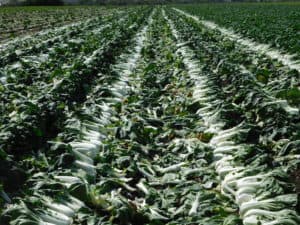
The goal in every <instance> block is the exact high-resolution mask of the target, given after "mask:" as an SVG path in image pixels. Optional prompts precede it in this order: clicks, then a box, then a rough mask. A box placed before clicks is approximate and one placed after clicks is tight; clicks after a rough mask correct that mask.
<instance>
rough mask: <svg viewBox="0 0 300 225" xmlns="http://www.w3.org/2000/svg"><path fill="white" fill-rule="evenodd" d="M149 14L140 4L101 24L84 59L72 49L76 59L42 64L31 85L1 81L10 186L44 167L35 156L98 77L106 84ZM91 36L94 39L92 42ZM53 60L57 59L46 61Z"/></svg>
mask: <svg viewBox="0 0 300 225" xmlns="http://www.w3.org/2000/svg"><path fill="white" fill-rule="evenodd" d="M146 14H147V9H145V8H140V9H139V10H137V9H135V12H132V13H131V15H130V16H124V15H119V16H120V17H122V18H118V17H115V18H111V17H110V19H109V20H110V21H105V22H106V23H105V25H101V24H99V26H98V27H101V26H103V27H105V28H104V29H103V30H102V32H101V29H96V30H97V32H87V33H88V35H87V36H86V39H83V41H82V45H81V48H82V51H81V52H82V53H81V55H79V57H78V58H77V57H76V54H74V55H72V51H71V50H72V49H70V53H69V56H70V57H74V58H73V60H70V59H69V58H68V59H67V61H66V62H65V66H64V68H62V69H61V70H60V71H59V72H57V71H55V69H56V68H55V66H54V65H53V64H50V65H47V67H48V68H49V70H45V69H44V70H42V68H43V67H39V68H38V69H37V70H36V71H37V72H39V73H41V75H43V76H40V79H37V80H33V82H31V83H30V84H28V85H27V86H26V87H25V85H24V84H22V83H21V82H20V83H18V79H16V80H15V81H14V82H11V81H8V83H5V84H3V85H2V86H1V87H2V92H1V98H2V99H5V100H7V102H4V104H3V109H2V110H3V114H2V116H1V138H2V140H1V144H0V145H1V149H2V151H5V152H6V154H9V155H10V156H9V160H4V162H3V169H2V170H1V178H2V179H1V181H2V183H3V184H4V189H5V190H8V191H11V192H12V191H16V190H15V189H16V188H18V187H19V186H20V185H21V184H22V182H24V176H25V177H26V176H29V175H30V173H32V171H31V169H32V167H33V169H34V167H36V166H37V167H39V165H36V164H38V163H37V162H34V161H35V160H32V155H36V156H37V157H38V158H39V157H40V156H41V155H43V154H44V153H43V152H44V150H45V148H46V147H47V141H49V140H51V139H52V138H54V137H56V136H57V134H58V133H59V132H60V131H61V129H62V127H63V124H64V122H65V120H66V118H67V117H68V115H70V114H72V113H74V112H76V109H77V108H79V107H80V106H81V104H82V103H83V102H84V101H85V100H86V97H87V95H88V93H89V92H90V89H91V87H92V86H93V85H95V81H94V80H95V78H97V77H99V80H98V81H97V84H101V79H100V78H101V77H102V76H103V74H107V73H108V72H109V67H110V65H111V64H112V63H114V61H115V60H116V57H117V56H118V55H119V54H120V53H121V52H122V51H123V49H124V48H125V47H126V46H127V44H128V43H129V42H130V40H131V38H132V36H133V35H134V33H135V32H136V30H137V29H138V28H139V26H140V24H141V23H143V20H144V19H143V15H146ZM81 36H82V37H84V35H81ZM91 39H93V40H94V42H92V43H91ZM85 49H87V51H86V52H85V51H84V50H85ZM54 52H55V53H56V54H53V56H52V58H53V59H52V60H56V59H57V58H59V55H60V54H66V55H68V53H65V52H63V53H61V52H60V51H59V50H57V51H54ZM83 59H84V60H83ZM61 60H62V59H61ZM50 61H51V58H49V60H48V61H47V62H45V64H47V63H49V62H50ZM58 63H59V62H58ZM29 68H30V69H33V68H32V67H29ZM53 70H54V71H53ZM51 71H52V73H51ZM51 74H54V75H55V76H52V75H51ZM31 75H32V76H33V73H32V74H31ZM31 78H32V79H33V77H31ZM13 161H15V162H19V165H15V163H14V162H13ZM15 166H17V167H18V170H17V171H16V173H17V175H18V176H21V178H22V179H20V180H18V179H16V180H14V181H13V180H12V177H10V176H7V174H8V173H9V172H8V171H10V170H9V169H8V168H11V169H13V168H14V167H15ZM41 166H42V167H44V166H45V165H41ZM20 170H21V171H20ZM25 171H26V172H25ZM27 171H28V172H27ZM10 172H13V171H10ZM12 187H13V188H12Z"/></svg>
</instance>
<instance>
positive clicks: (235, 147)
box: [170, 13, 299, 225]
mask: <svg viewBox="0 0 300 225" xmlns="http://www.w3.org/2000/svg"><path fill="white" fill-rule="evenodd" d="M170 17H171V19H173V20H174V21H176V23H175V24H174V27H175V29H177V30H178V33H179V36H180V38H181V39H182V41H183V42H186V43H187V45H188V46H189V47H190V48H191V49H192V50H193V52H194V53H192V54H190V55H188V57H189V58H190V60H191V61H190V62H192V63H193V62H194V63H195V65H198V67H197V68H199V69H198V70H197V71H192V72H193V74H194V78H195V79H199V81H198V87H197V90H195V94H194V96H195V98H196V99H197V100H198V104H199V105H200V106H201V109H200V110H199V111H198V112H197V113H198V114H199V115H200V116H202V117H203V119H204V121H205V122H206V124H207V126H208V130H207V132H211V133H212V136H213V137H212V139H211V141H210V144H211V146H213V147H214V158H215V160H216V170H217V173H218V174H219V177H220V179H221V190H222V193H223V194H224V195H226V196H227V197H231V198H232V199H233V200H235V202H236V203H237V205H239V207H240V215H241V217H242V218H243V223H244V224H247V225H250V224H251V225H252V224H258V223H260V224H283V223H286V224H298V223H299V216H298V215H297V213H296V210H297V208H296V207H297V194H296V185H299V184H297V183H296V182H295V177H293V172H295V171H296V170H297V165H298V164H299V160H298V155H297V152H296V149H295V147H292V146H294V145H295V144H296V143H298V142H297V140H298V139H299V136H298V135H299V134H298V132H297V130H298V129H299V127H298V125H297V124H298V123H299V113H298V109H297V108H294V110H291V109H290V106H289V105H287V104H286V102H285V103H284V102H282V101H278V100H276V99H274V97H273V96H272V95H271V94H270V93H268V92H266V91H264V90H263V89H262V88H261V86H260V85H259V84H258V82H257V80H256V79H255V77H254V76H251V74H249V72H248V71H245V70H244V69H243V68H240V67H239V66H237V64H236V62H235V61H234V60H232V59H231V54H234V49H233V50H232V49H226V48H225V49H224V48H223V46H222V44H223V43H222V42H218V40H217V38H216V36H214V31H212V30H207V28H205V27H203V26H201V24H199V23H194V22H191V21H190V22H187V21H186V18H182V17H181V16H179V17H178V16H177V15H175V14H174V13H172V14H170ZM180 17H181V18H180ZM183 17H185V16H183ZM195 59H197V60H200V64H199V63H198V61H193V60H195ZM267 85H268V84H267ZM285 157H286V159H287V161H285V162H284V161H282V159H283V158H285ZM293 157H294V160H291V159H292V158H293ZM279 159H280V160H279ZM293 182H295V183H294V184H293Z"/></svg>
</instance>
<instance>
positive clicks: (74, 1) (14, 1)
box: [6, 0, 299, 6]
mask: <svg viewBox="0 0 300 225" xmlns="http://www.w3.org/2000/svg"><path fill="white" fill-rule="evenodd" d="M228 1H232V2H270V1H271V2H272V1H276V0H246V1H243V0H9V1H7V2H6V4H7V5H25V6H26V5H27V6H34V5H37V6H38V5H130V4H167V3H209V2H228ZM280 1H285V0H280ZM286 1H291V0H286ZM292 1H293V0H292ZM294 1H297V0H294ZM298 1H299V0H298Z"/></svg>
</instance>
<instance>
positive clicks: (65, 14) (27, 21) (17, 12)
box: [0, 7, 107, 41]
mask: <svg viewBox="0 0 300 225" xmlns="http://www.w3.org/2000/svg"><path fill="white" fill-rule="evenodd" d="M105 10H107V9H104V8H100V7H99V8H96V7H93V8H92V7H85V8H79V7H73V8H71V7H65V8H63V7H61V8H49V9H47V8H46V7H36V8H30V7H28V8H26V7H23V8H1V9H0V41H2V40H5V39H9V38H13V37H16V36H20V35H24V34H27V33H31V32H37V31H40V30H45V29H52V28H55V27H59V26H62V25H64V24H67V23H74V22H76V21H81V20H85V19H87V18H91V17H99V16H102V15H104V14H105Z"/></svg>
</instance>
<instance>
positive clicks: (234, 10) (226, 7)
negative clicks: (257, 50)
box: [180, 3, 300, 59]
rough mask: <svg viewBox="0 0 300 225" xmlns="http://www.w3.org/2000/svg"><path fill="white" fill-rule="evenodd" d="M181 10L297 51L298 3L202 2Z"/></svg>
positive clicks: (299, 49)
mask: <svg viewBox="0 0 300 225" xmlns="http://www.w3.org/2000/svg"><path fill="white" fill-rule="evenodd" d="M180 8H181V9H184V10H187V11H188V12H190V13H192V14H194V15H196V16H200V17H201V19H204V20H210V21H214V22H216V23H218V24H220V25H222V26H225V27H227V28H231V29H233V30H235V31H237V32H239V33H240V34H242V35H243V36H246V37H249V38H251V39H254V40H256V41H258V42H261V43H266V44H270V45H271V46H272V47H276V48H279V49H282V50H283V51H286V52H290V53H294V54H297V55H298V57H297V58H298V59H299V54H300V44H299V39H300V34H299V29H300V27H299V24H300V14H299V9H300V5H299V4H298V3H283V4H276V3H275V4H272V3H269V4H268V3H267V4H252V3H242V4H214V5H212V4H201V5H186V6H180Z"/></svg>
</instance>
